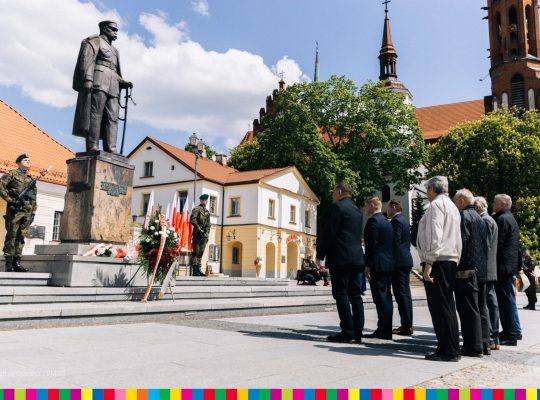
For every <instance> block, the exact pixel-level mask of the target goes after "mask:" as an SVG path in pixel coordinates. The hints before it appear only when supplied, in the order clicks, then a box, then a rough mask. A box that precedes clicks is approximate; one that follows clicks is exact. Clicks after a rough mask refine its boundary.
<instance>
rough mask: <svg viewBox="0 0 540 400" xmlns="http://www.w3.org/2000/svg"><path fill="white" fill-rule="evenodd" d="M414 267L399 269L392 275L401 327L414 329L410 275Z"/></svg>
mask: <svg viewBox="0 0 540 400" xmlns="http://www.w3.org/2000/svg"><path fill="white" fill-rule="evenodd" d="M411 269H412V267H398V268H396V269H395V270H394V272H393V274H392V291H393V292H394V297H395V299H396V303H397V305H398V311H399V316H400V318H401V327H403V328H412V326H413V306H412V296H411V286H410V285H409V275H410V274H411Z"/></svg>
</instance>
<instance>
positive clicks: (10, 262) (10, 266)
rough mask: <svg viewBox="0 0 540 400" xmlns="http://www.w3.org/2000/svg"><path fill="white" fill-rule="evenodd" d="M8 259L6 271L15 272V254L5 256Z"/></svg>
mask: <svg viewBox="0 0 540 400" xmlns="http://www.w3.org/2000/svg"><path fill="white" fill-rule="evenodd" d="M4 258H5V259H6V272H13V256H4Z"/></svg>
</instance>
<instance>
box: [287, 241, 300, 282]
mask: <svg viewBox="0 0 540 400" xmlns="http://www.w3.org/2000/svg"><path fill="white" fill-rule="evenodd" d="M298 265H299V263H298V245H297V244H296V242H289V243H287V277H288V278H289V279H294V277H295V276H296V271H298Z"/></svg>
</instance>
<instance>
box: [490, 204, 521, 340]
mask: <svg viewBox="0 0 540 400" xmlns="http://www.w3.org/2000/svg"><path fill="white" fill-rule="evenodd" d="M511 209H512V198H511V197H510V196H508V195H507V194H498V195H496V196H495V198H494V199H493V212H494V213H495V215H494V217H493V219H494V220H495V222H496V223H497V227H498V229H499V235H498V238H497V285H496V286H495V290H496V292H497V302H498V303H499V315H500V320H501V325H502V328H503V330H502V333H500V334H499V344H500V345H502V346H517V341H518V340H519V338H520V334H519V317H518V315H517V313H514V310H513V309H514V307H515V306H516V295H515V293H514V280H515V278H516V274H517V272H518V268H519V266H518V260H519V259H520V255H519V227H518V224H517V221H516V219H515V218H514V216H513V215H512V212H511V211H510V210H511Z"/></svg>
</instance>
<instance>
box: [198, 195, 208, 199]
mask: <svg viewBox="0 0 540 400" xmlns="http://www.w3.org/2000/svg"><path fill="white" fill-rule="evenodd" d="M208 197H210V196H208V195H207V194H201V195H200V196H199V200H208Z"/></svg>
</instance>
